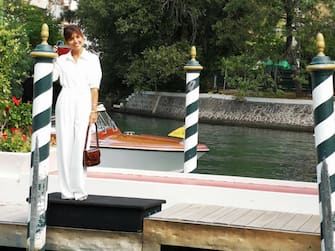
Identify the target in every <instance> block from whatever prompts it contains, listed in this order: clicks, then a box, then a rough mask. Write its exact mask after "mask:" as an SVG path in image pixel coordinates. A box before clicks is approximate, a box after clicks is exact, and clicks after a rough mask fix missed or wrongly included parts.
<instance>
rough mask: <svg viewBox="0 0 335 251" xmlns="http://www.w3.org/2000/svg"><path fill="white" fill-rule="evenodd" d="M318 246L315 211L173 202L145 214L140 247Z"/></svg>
mask: <svg viewBox="0 0 335 251" xmlns="http://www.w3.org/2000/svg"><path fill="white" fill-rule="evenodd" d="M288 206H289V205H288ZM320 246H321V244H320V219H319V216H318V215H307V214H294V213H283V212H275V211H263V210H253V209H245V208H233V207H222V206H211V205H201V204H178V205H175V206H173V207H171V208H168V209H165V210H163V211H162V212H160V213H157V214H155V215H153V216H151V217H149V218H145V219H144V231H143V251H159V250H163V249H161V248H162V247H164V250H178V248H172V247H189V248H198V249H199V248H200V249H204V250H225V251H227V250H236V251H256V250H257V251H258V250H267V251H280V250H282V251H307V250H313V251H320V249H321V248H320ZM169 247H171V248H170V249H169ZM181 250H183V249H181Z"/></svg>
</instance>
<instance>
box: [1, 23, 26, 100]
mask: <svg viewBox="0 0 335 251" xmlns="http://www.w3.org/2000/svg"><path fill="white" fill-rule="evenodd" d="M5 21H6V22H7V21H8V19H5ZM29 48H30V47H29V43H28V37H27V35H26V33H25V32H24V29H23V27H22V26H18V27H16V28H14V27H10V25H8V24H7V23H5V24H4V25H3V26H0V55H1V56H0V65H1V68H0V86H1V90H2V91H1V93H0V99H6V98H9V97H10V95H11V86H12V85H15V84H20V83H21V81H22V79H24V77H26V76H27V71H28V70H29V68H30V66H29V63H28V60H26V58H27V57H29V54H28V51H29Z"/></svg>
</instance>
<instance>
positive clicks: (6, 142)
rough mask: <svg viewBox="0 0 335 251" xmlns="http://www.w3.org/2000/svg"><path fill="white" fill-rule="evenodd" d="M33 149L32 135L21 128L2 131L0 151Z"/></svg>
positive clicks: (27, 150) (26, 150)
mask: <svg viewBox="0 0 335 251" xmlns="http://www.w3.org/2000/svg"><path fill="white" fill-rule="evenodd" d="M30 149H31V143H30V136H27V135H25V134H24V133H22V132H21V131H20V130H13V131H9V130H6V131H5V132H4V133H0V151H2V152H29V151H30Z"/></svg>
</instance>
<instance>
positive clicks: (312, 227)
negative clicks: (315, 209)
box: [298, 215, 320, 233]
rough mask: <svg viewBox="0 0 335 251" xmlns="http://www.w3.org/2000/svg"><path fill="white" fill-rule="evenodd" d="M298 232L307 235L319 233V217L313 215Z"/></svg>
mask: <svg viewBox="0 0 335 251" xmlns="http://www.w3.org/2000/svg"><path fill="white" fill-rule="evenodd" d="M298 230H299V231H302V232H307V233H317V232H320V216H319V215H313V216H312V217H311V218H309V219H308V221H307V222H305V224H304V225H302V226H301V227H300V228H299V229H298Z"/></svg>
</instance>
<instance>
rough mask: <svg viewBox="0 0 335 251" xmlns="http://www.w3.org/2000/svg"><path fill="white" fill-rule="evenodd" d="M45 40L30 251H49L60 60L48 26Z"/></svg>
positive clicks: (36, 110) (36, 105)
mask: <svg viewBox="0 0 335 251" xmlns="http://www.w3.org/2000/svg"><path fill="white" fill-rule="evenodd" d="M41 36H42V43H41V44H39V45H37V46H36V48H35V49H34V51H33V52H32V53H31V56H32V57H34V58H35V65H34V84H33V93H34V95H33V110H32V117H33V130H32V137H31V165H30V166H31V170H30V188H29V199H28V202H29V206H30V210H29V215H28V224H27V227H28V231H27V250H45V243H46V218H45V216H46V209H47V203H48V197H47V189H48V170H49V150H50V134H51V106H52V71H53V59H54V58H56V57H57V53H55V52H54V51H53V49H52V46H50V45H48V43H47V40H48V37H49V29H48V26H47V24H43V25H42V31H41Z"/></svg>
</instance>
